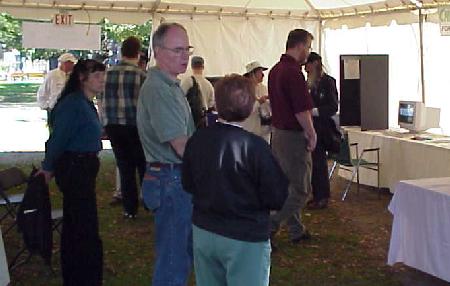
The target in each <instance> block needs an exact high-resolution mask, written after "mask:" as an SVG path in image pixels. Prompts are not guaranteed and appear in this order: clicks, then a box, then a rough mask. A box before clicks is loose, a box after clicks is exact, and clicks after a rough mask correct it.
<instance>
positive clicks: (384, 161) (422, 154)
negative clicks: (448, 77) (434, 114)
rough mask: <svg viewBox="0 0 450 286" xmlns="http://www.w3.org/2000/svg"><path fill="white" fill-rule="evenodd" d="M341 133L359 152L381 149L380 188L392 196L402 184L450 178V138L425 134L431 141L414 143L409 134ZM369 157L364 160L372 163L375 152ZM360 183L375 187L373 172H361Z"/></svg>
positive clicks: (356, 129) (350, 130)
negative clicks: (424, 179)
mask: <svg viewBox="0 0 450 286" xmlns="http://www.w3.org/2000/svg"><path fill="white" fill-rule="evenodd" d="M344 130H345V131H346V132H347V133H348V137H349V142H350V143H358V148H359V152H361V150H362V149H365V148H366V149H367V148H375V147H379V148H380V186H381V187H384V188H389V189H390V190H391V192H393V191H394V189H395V184H396V183H397V182H399V181H401V180H412V179H422V178H436V177H448V176H450V137H445V136H442V135H432V134H426V135H425V136H429V137H430V138H432V140H426V141H417V140H412V139H411V138H412V137H414V135H412V134H400V133H394V132H387V131H361V129H360V128H359V127H344ZM352 150H354V148H353V147H352ZM352 152H353V151H352ZM370 153H373V154H370ZM370 153H367V155H368V157H366V158H369V159H371V160H375V158H376V154H375V152H370ZM371 156H372V157H371ZM340 175H343V176H344V177H346V178H347V177H348V172H346V173H344V172H340ZM346 175H347V176H346ZM348 179H349V177H348ZM360 182H361V184H364V185H369V186H376V185H377V174H376V172H373V171H370V170H366V169H364V168H361V169H360Z"/></svg>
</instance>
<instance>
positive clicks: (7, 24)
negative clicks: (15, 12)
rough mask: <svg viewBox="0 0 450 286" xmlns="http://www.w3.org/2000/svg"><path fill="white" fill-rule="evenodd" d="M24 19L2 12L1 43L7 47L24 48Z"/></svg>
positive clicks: (0, 25) (0, 18)
mask: <svg viewBox="0 0 450 286" xmlns="http://www.w3.org/2000/svg"><path fill="white" fill-rule="evenodd" d="M21 25H22V21H21V20H17V19H14V18H13V17H11V16H10V15H8V14H6V13H0V44H5V45H6V49H17V50H22V28H21Z"/></svg>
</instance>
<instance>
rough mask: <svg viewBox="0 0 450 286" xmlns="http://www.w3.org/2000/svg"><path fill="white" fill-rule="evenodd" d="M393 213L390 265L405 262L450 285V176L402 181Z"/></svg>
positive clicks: (393, 204)
mask: <svg viewBox="0 0 450 286" xmlns="http://www.w3.org/2000/svg"><path fill="white" fill-rule="evenodd" d="M389 211H390V212H391V213H392V214H393V215H394V222H393V224H392V233H391V242H390V245H389V255H388V264H389V265H393V264H394V263H396V262H403V263H404V264H406V265H408V266H411V267H414V268H417V269H419V270H422V271H424V272H426V273H429V274H431V275H434V276H436V277H439V278H441V279H443V280H446V281H449V282H450V177H447V178H434V179H421V180H410V181H401V182H399V183H398V184H397V185H396V190H395V193H394V196H393V198H392V200H391V203H390V204H389Z"/></svg>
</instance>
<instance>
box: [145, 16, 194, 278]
mask: <svg viewBox="0 0 450 286" xmlns="http://www.w3.org/2000/svg"><path fill="white" fill-rule="evenodd" d="M192 49H193V47H191V46H189V38H188V35H187V32H186V29H185V28H184V27H183V26H181V25H180V24H177V23H163V24H161V25H160V26H159V27H158V29H157V30H156V31H155V32H154V34H153V36H152V50H153V52H154V56H155V61H156V66H154V67H151V68H150V69H149V70H148V73H147V78H146V79H145V82H144V84H143V85H142V88H141V91H140V94H139V100H138V106H137V127H138V131H139V137H140V139H141V142H142V147H143V149H144V153H145V159H146V161H147V168H146V172H145V176H144V180H143V182H142V197H143V199H144V203H145V205H146V206H147V207H148V208H149V209H151V210H153V211H154V217H155V238H156V239H155V247H156V257H155V263H154V264H153V265H154V267H153V277H152V284H151V285H153V286H167V285H174V286H175V285H180V286H181V285H187V283H188V278H189V274H190V271H191V267H192V263H193V256H192V221H191V219H192V202H191V195H190V194H188V193H186V192H185V191H184V190H183V187H182V186H181V179H180V178H181V162H182V158H183V154H184V149H185V146H186V142H187V140H188V139H189V137H191V136H192V134H193V133H194V130H195V127H194V120H193V119H192V114H191V110H190V108H189V104H188V102H187V100H186V96H185V94H184V92H183V90H182V89H181V87H180V81H179V80H178V79H177V77H178V75H179V74H182V73H184V72H185V71H186V68H187V66H188V63H189V56H190V55H191V54H192Z"/></svg>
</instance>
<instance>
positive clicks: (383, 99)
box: [339, 55, 389, 130]
mask: <svg viewBox="0 0 450 286" xmlns="http://www.w3.org/2000/svg"><path fill="white" fill-rule="evenodd" d="M339 120H340V125H341V126H361V129H362V130H376V129H388V127H389V57H388V55H341V56H340V111H339Z"/></svg>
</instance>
